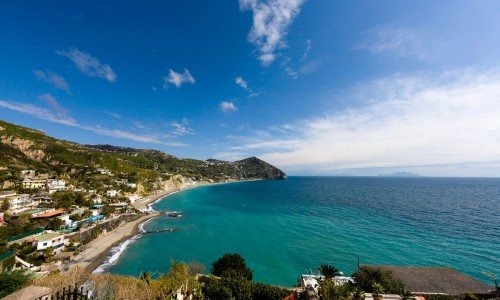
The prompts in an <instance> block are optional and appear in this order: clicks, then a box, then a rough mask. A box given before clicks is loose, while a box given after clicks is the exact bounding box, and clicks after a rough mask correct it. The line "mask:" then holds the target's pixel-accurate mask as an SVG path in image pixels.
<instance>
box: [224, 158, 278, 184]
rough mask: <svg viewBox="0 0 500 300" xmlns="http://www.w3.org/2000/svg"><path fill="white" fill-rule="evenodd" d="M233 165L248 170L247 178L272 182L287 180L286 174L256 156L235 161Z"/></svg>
mask: <svg viewBox="0 0 500 300" xmlns="http://www.w3.org/2000/svg"><path fill="white" fill-rule="evenodd" d="M233 164H236V165H238V166H239V167H241V168H243V169H244V170H246V172H247V174H245V175H247V177H253V178H263V179H271V180H280V179H286V178H287V176H286V174H285V172H283V171H281V170H280V169H278V168H276V167H275V166H273V165H271V164H268V163H267V162H265V161H263V160H261V159H258V158H257V157H255V156H252V157H249V158H246V159H243V160H239V161H235V162H234V163H233Z"/></svg>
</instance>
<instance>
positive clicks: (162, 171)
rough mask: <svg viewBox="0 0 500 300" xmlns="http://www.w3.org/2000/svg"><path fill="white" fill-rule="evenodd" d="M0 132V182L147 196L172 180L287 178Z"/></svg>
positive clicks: (262, 168) (258, 168) (251, 165)
mask: <svg viewBox="0 0 500 300" xmlns="http://www.w3.org/2000/svg"><path fill="white" fill-rule="evenodd" d="M0 128H1V129H0V138H1V139H0V167H2V168H0V181H2V182H3V181H11V182H18V179H19V175H20V173H19V172H20V171H21V170H23V169H33V170H36V171H37V173H46V174H48V175H49V176H57V177H63V178H67V179H69V180H70V181H71V183H72V184H76V185H77V186H81V187H85V188H90V187H91V188H93V189H98V190H103V189H104V186H105V185H106V184H109V183H110V182H111V181H112V179H116V178H123V179H127V180H129V181H130V182H134V183H140V184H141V185H142V186H143V187H144V188H145V189H146V191H149V190H152V189H154V188H157V187H158V186H159V184H160V182H159V181H160V180H166V179H168V178H170V176H171V175H172V174H180V175H183V176H185V177H188V178H194V179H196V180H214V181H222V180H226V179H228V178H233V179H253V178H261V179H282V178H285V177H286V175H285V174H284V173H283V172H282V171H280V170H279V169H277V168H275V167H273V166H271V165H269V164H268V163H266V162H264V161H261V160H259V159H257V158H255V157H252V158H248V159H244V160H241V161H236V162H232V163H230V162H224V161H216V160H207V161H202V160H195V159H182V158H177V157H175V156H172V155H168V154H166V153H164V152H161V151H157V150H144V149H133V148H126V147H115V146H110V145H97V146H90V145H80V144H77V143H72V142H68V141H63V140H57V139H55V138H52V137H49V136H46V135H45V134H44V133H43V132H40V131H37V130H33V129H29V128H25V127H21V126H17V125H14V124H10V123H7V122H4V121H0ZM21 145H22V146H21ZM98 168H104V169H108V170H110V171H111V172H112V175H103V174H97V172H96V169H98ZM17 189H18V190H19V186H17Z"/></svg>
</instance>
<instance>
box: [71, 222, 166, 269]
mask: <svg viewBox="0 0 500 300" xmlns="http://www.w3.org/2000/svg"><path fill="white" fill-rule="evenodd" d="M156 216H158V213H150V214H147V215H143V216H141V217H139V218H138V219H136V220H134V221H131V222H128V223H125V224H124V225H122V226H120V227H118V228H117V229H115V230H113V231H110V232H108V233H107V234H105V235H102V236H100V237H98V238H97V239H95V240H93V241H91V242H90V243H88V244H87V245H85V246H84V248H83V250H82V252H80V253H79V254H78V255H76V256H75V258H74V259H73V260H72V261H71V262H70V263H69V264H68V265H67V266H68V267H70V268H72V267H75V266H76V267H77V268H82V269H84V270H86V271H88V272H93V271H94V270H95V269H97V268H98V267H99V266H100V265H101V264H102V263H103V262H104V261H105V260H106V258H107V257H108V256H109V253H110V250H111V249H113V248H114V247H116V246H118V245H120V244H122V243H123V242H125V241H127V240H129V239H130V238H133V237H134V236H136V235H137V233H138V232H139V225H140V224H142V223H144V222H146V221H148V220H150V219H152V218H154V217H156Z"/></svg>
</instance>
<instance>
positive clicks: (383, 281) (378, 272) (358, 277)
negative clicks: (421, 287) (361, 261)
mask: <svg viewBox="0 0 500 300" xmlns="http://www.w3.org/2000/svg"><path fill="white" fill-rule="evenodd" d="M352 277H354V280H355V281H356V285H357V286H358V287H359V288H361V289H363V290H364V291H366V292H372V291H373V285H374V284H376V283H378V284H380V285H381V286H382V287H383V289H384V291H385V292H387V293H391V294H399V293H401V291H404V285H403V283H402V282H401V281H400V280H398V279H396V278H394V277H392V272H391V271H389V270H383V269H381V268H377V267H371V266H361V267H360V268H359V270H358V271H356V272H355V273H354V274H353V275H352Z"/></svg>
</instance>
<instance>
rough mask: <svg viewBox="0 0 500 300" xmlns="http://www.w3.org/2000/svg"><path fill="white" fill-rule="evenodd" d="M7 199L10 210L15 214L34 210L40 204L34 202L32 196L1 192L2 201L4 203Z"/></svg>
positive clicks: (0, 199) (0, 198)
mask: <svg viewBox="0 0 500 300" xmlns="http://www.w3.org/2000/svg"><path fill="white" fill-rule="evenodd" d="M5 199H6V200H7V201H9V205H10V207H9V210H10V211H11V212H12V213H14V214H18V213H20V212H22V211H25V210H27V209H30V208H33V207H35V206H37V204H38V202H33V200H32V199H31V198H30V195H28V194H16V192H13V191H1V192H0V201H2V202H3V201H4V200H5Z"/></svg>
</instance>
